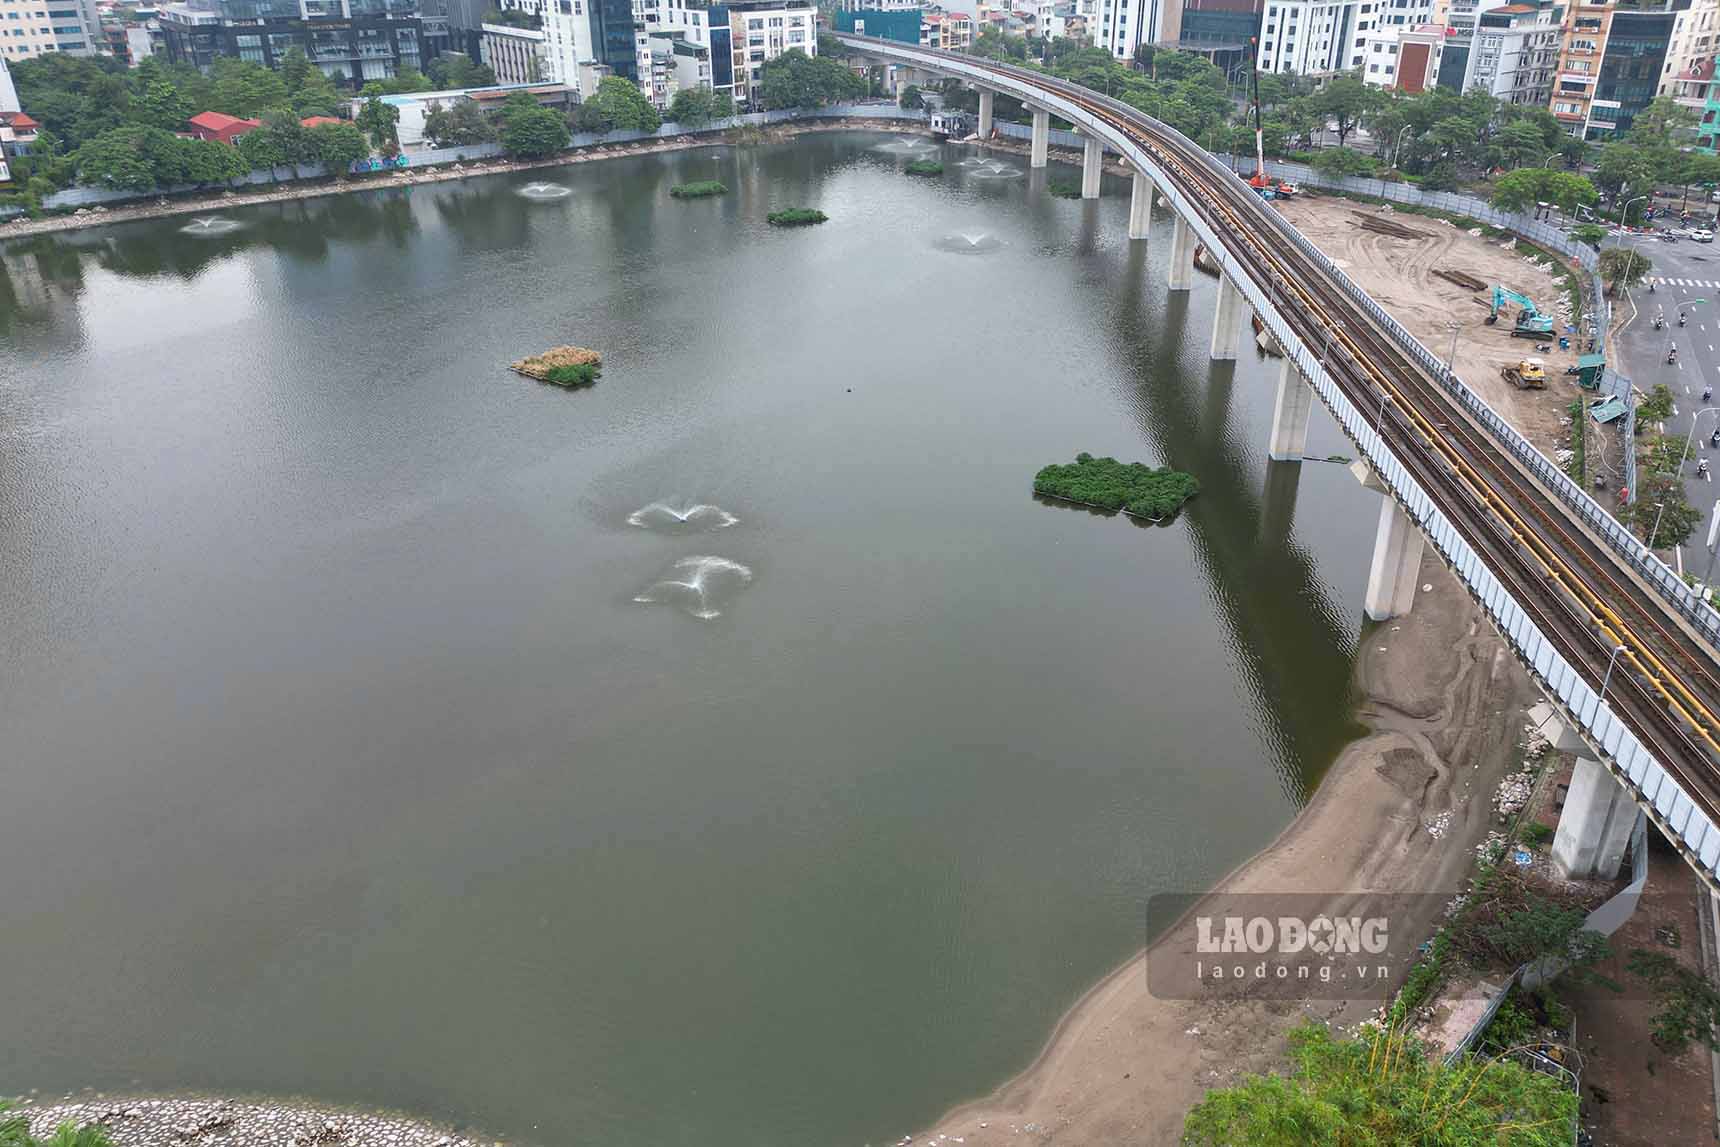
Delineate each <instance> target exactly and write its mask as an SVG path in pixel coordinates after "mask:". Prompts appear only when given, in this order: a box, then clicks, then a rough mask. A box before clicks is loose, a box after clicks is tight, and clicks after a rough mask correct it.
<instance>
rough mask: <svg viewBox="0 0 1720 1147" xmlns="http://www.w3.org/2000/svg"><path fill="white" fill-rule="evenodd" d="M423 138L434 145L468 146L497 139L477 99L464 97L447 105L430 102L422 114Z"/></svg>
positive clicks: (494, 130)
mask: <svg viewBox="0 0 1720 1147" xmlns="http://www.w3.org/2000/svg"><path fill="white" fill-rule="evenodd" d="M424 137H425V138H426V139H428V140H429V141H430V142H431V143H432V144H433V145H435V146H436V147H469V146H471V145H472V144H476V143H489V142H490V141H491V140H493V139H495V138H496V129H495V127H494V125H492V124H491V123H490V121H489V120H488V119H487V118H485V116H484V109H482V108H480V107H479V106H478V104H477V101H476V100H470V99H467V98H466V97H464V96H461V97H460V98H458V99H456V100H455V101H454V102H453V103H452V104H451V105H449V106H448V107H443V106H442V104H441V103H440V102H436V103H432V104H431V105H430V108H429V110H428V111H426V112H425V113H424Z"/></svg>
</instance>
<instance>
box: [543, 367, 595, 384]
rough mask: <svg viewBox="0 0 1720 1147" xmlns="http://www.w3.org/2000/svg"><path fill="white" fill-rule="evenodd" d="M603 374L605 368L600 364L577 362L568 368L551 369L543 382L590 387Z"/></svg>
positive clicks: (546, 372)
mask: <svg viewBox="0 0 1720 1147" xmlns="http://www.w3.org/2000/svg"><path fill="white" fill-rule="evenodd" d="M602 373H603V366H602V364H600V363H595V362H576V363H569V364H568V365H567V366H552V367H550V368H549V370H547V371H545V372H544V376H543V380H544V381H545V382H553V383H555V384H556V385H557V386H566V387H575V386H590V385H591V384H592V383H594V382H596V381H597V378H598V376H599V375H601V374H602Z"/></svg>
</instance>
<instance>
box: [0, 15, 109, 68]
mask: <svg viewBox="0 0 1720 1147" xmlns="http://www.w3.org/2000/svg"><path fill="white" fill-rule="evenodd" d="M102 47H103V40H102V35H101V17H100V16H99V15H98V14H97V13H96V6H95V0H0V59H7V60H13V61H17V60H28V59H30V58H31V57H34V56H42V55H46V54H47V53H49V52H69V53H71V54H72V55H74V56H93V55H96V54H98V53H99V52H100V51H101V50H102Z"/></svg>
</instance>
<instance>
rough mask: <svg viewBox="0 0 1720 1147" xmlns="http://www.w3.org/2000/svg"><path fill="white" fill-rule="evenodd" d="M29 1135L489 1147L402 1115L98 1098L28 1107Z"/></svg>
mask: <svg viewBox="0 0 1720 1147" xmlns="http://www.w3.org/2000/svg"><path fill="white" fill-rule="evenodd" d="M20 1113H21V1114H23V1115H24V1116H25V1118H27V1119H28V1120H29V1121H30V1132H31V1134H33V1135H35V1136H37V1137H38V1138H42V1139H46V1138H48V1137H50V1136H51V1135H52V1134H53V1132H54V1128H55V1127H58V1126H59V1125H60V1124H62V1123H67V1122H70V1123H73V1124H75V1125H77V1126H83V1125H85V1124H90V1123H95V1124H100V1125H101V1126H102V1127H103V1128H104V1129H105V1130H106V1131H107V1133H108V1138H109V1139H110V1140H111V1141H112V1142H113V1144H114V1147H492V1145H495V1141H494V1140H491V1139H481V1138H472V1137H470V1136H465V1135H460V1134H457V1133H455V1132H454V1131H452V1130H450V1129H448V1128H446V1127H437V1126H435V1125H433V1124H428V1123H422V1122H419V1121H417V1120H414V1119H408V1118H406V1117H405V1116H403V1115H389V1114H379V1113H366V1112H358V1111H346V1110H342V1109H340V1108H336V1107H323V1106H318V1105H316V1104H302V1103H287V1102H268V1101H255V1100H239V1099H209V1098H194V1097H183V1098H172V1099H113V1098H98V1099H87V1100H81V1101H64V1102H60V1103H53V1104H28V1105H25V1106H24V1107H22V1108H21V1109H20ZM495 1147H499V1145H495Z"/></svg>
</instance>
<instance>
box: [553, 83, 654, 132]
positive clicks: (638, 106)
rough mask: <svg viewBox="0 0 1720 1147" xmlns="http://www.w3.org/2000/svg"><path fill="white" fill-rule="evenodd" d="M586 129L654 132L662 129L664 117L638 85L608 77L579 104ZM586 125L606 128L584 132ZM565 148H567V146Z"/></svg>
mask: <svg viewBox="0 0 1720 1147" xmlns="http://www.w3.org/2000/svg"><path fill="white" fill-rule="evenodd" d="M580 115H581V119H580V123H581V125H582V129H583V130H601V131H606V132H607V131H641V132H646V133H650V132H654V131H656V130H657V129H658V128H660V127H662V126H663V117H662V115H660V114H659V113H658V111H657V109H656V108H655V107H653V106H652V104H651V101H650V100H648V99H646V98H645V93H644V92H641V91H640V90H639V86H638V85H637V84H635V83H633V82H632V81H630V80H625V79H623V78H621V77H620V76H605V77H604V78H603V79H601V80H599V81H598V83H597V91H595V92H594V93H592V96H591V98H590V99H588V100H586V101H585V102H584V103H582V104H581V105H580ZM587 123H592V124H596V123H602V124H605V125H607V126H606V127H603V128H602V129H595V128H591V129H585V128H583V125H585V124H587ZM562 146H564V147H565V146H566V144H565V143H564V144H563V145H562Z"/></svg>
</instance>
